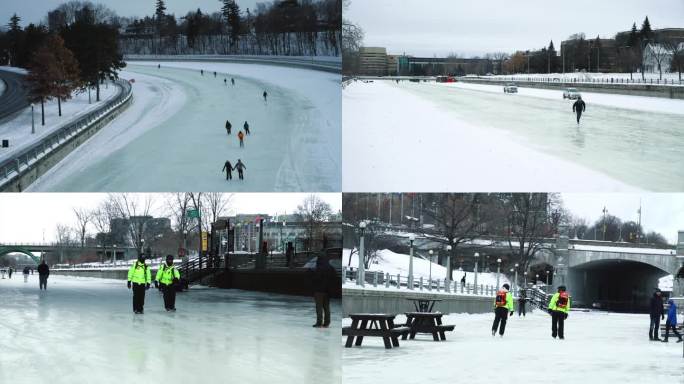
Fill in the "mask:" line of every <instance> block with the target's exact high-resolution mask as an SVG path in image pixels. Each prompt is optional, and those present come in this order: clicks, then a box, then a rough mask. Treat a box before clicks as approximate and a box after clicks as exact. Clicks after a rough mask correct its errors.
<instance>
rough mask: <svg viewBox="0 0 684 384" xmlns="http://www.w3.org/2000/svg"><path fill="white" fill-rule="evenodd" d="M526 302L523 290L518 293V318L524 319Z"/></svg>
mask: <svg viewBox="0 0 684 384" xmlns="http://www.w3.org/2000/svg"><path fill="white" fill-rule="evenodd" d="M526 301H527V296H526V294H525V290H524V289H523V290H521V291H520V297H518V317H520V315H522V316H523V317H525V302H526Z"/></svg>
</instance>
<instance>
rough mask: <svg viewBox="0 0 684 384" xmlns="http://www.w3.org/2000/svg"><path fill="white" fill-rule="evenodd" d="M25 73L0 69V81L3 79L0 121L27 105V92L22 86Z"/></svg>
mask: <svg viewBox="0 0 684 384" xmlns="http://www.w3.org/2000/svg"><path fill="white" fill-rule="evenodd" d="M24 77H25V75H22V74H19V73H15V72H9V71H3V70H0V81H4V82H5V85H6V86H7V87H6V88H5V92H3V93H2V94H0V121H3V120H5V119H6V118H7V117H9V116H12V115H14V114H15V113H17V112H19V111H20V110H22V109H24V108H26V107H27V106H28V105H29V102H28V92H26V89H25V88H24V84H23V82H24Z"/></svg>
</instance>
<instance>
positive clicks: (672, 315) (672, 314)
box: [666, 299, 677, 325]
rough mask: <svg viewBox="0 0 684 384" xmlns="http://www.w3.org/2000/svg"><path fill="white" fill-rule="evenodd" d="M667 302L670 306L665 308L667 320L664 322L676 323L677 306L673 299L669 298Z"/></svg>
mask: <svg viewBox="0 0 684 384" xmlns="http://www.w3.org/2000/svg"><path fill="white" fill-rule="evenodd" d="M667 303H668V304H670V307H669V308H668V309H667V322H666V324H673V325H676V324H677V306H676V305H675V303H674V300H672V299H670V300H668V301H667Z"/></svg>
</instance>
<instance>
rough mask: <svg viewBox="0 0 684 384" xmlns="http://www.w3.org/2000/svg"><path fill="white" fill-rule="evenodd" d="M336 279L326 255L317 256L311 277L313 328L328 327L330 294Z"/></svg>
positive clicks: (333, 269)
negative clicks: (314, 311)
mask: <svg viewBox="0 0 684 384" xmlns="http://www.w3.org/2000/svg"><path fill="white" fill-rule="evenodd" d="M336 280H337V274H336V273H335V268H333V267H332V265H330V262H328V259H327V258H326V257H324V256H318V258H317V259H316V269H314V271H313V278H312V285H313V291H314V301H315V302H316V323H315V324H314V325H313V327H314V328H321V327H322V328H328V327H329V326H330V294H331V293H332V290H333V287H334V286H335V282H336Z"/></svg>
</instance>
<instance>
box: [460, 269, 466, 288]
mask: <svg viewBox="0 0 684 384" xmlns="http://www.w3.org/2000/svg"><path fill="white" fill-rule="evenodd" d="M465 283H466V273H465V272H463V277H461V287H465Z"/></svg>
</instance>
